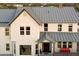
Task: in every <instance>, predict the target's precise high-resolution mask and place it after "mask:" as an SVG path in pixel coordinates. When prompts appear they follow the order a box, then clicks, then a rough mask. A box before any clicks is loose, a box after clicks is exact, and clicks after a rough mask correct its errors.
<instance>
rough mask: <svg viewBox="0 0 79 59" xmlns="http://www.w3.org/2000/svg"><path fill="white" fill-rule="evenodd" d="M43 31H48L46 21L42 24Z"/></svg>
mask: <svg viewBox="0 0 79 59" xmlns="http://www.w3.org/2000/svg"><path fill="white" fill-rule="evenodd" d="M44 31H48V24H47V23H45V24H44Z"/></svg>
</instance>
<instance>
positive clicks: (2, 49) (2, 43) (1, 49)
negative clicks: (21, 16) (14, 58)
mask: <svg viewBox="0 0 79 59" xmlns="http://www.w3.org/2000/svg"><path fill="white" fill-rule="evenodd" d="M5 28H6V27H0V54H12V44H11V40H10V36H6V35H5ZM6 43H9V44H10V51H6Z"/></svg>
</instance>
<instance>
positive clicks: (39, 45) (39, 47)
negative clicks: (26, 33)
mask: <svg viewBox="0 0 79 59" xmlns="http://www.w3.org/2000/svg"><path fill="white" fill-rule="evenodd" d="M40 49H41V44H40V43H38V55H40Z"/></svg>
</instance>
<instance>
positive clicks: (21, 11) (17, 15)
mask: <svg viewBox="0 0 79 59" xmlns="http://www.w3.org/2000/svg"><path fill="white" fill-rule="evenodd" d="M23 11H26V9H25V8H23V9H21V10H20V11H19V12H18V14H16V15H15V16H14V18H13V19H12V20H11V21H10V22H9V25H10V24H11V23H12V22H13V21H14V20H15V19H16V18H17V17H19V15H20V14H21V13H23ZM26 13H28V12H27V11H26ZM28 14H29V13H28ZM29 15H30V14H29ZM30 16H31V15H30ZM31 17H32V16H31ZM32 18H33V17H32ZM33 19H34V18H33ZM34 20H35V21H36V22H37V23H38V24H39V25H40V23H39V22H38V21H37V20H36V19H34Z"/></svg>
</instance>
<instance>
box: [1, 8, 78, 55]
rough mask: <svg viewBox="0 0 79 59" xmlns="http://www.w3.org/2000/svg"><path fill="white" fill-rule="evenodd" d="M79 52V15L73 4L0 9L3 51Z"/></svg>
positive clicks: (17, 53)
mask: <svg viewBox="0 0 79 59" xmlns="http://www.w3.org/2000/svg"><path fill="white" fill-rule="evenodd" d="M62 49H65V50H66V49H67V50H69V53H78V52H79V16H78V14H77V13H76V11H75V9H74V8H73V7H61V8H59V7H18V8H17V9H0V55H17V56H18V55H41V54H49V53H51V54H54V53H61V50H62Z"/></svg>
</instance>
